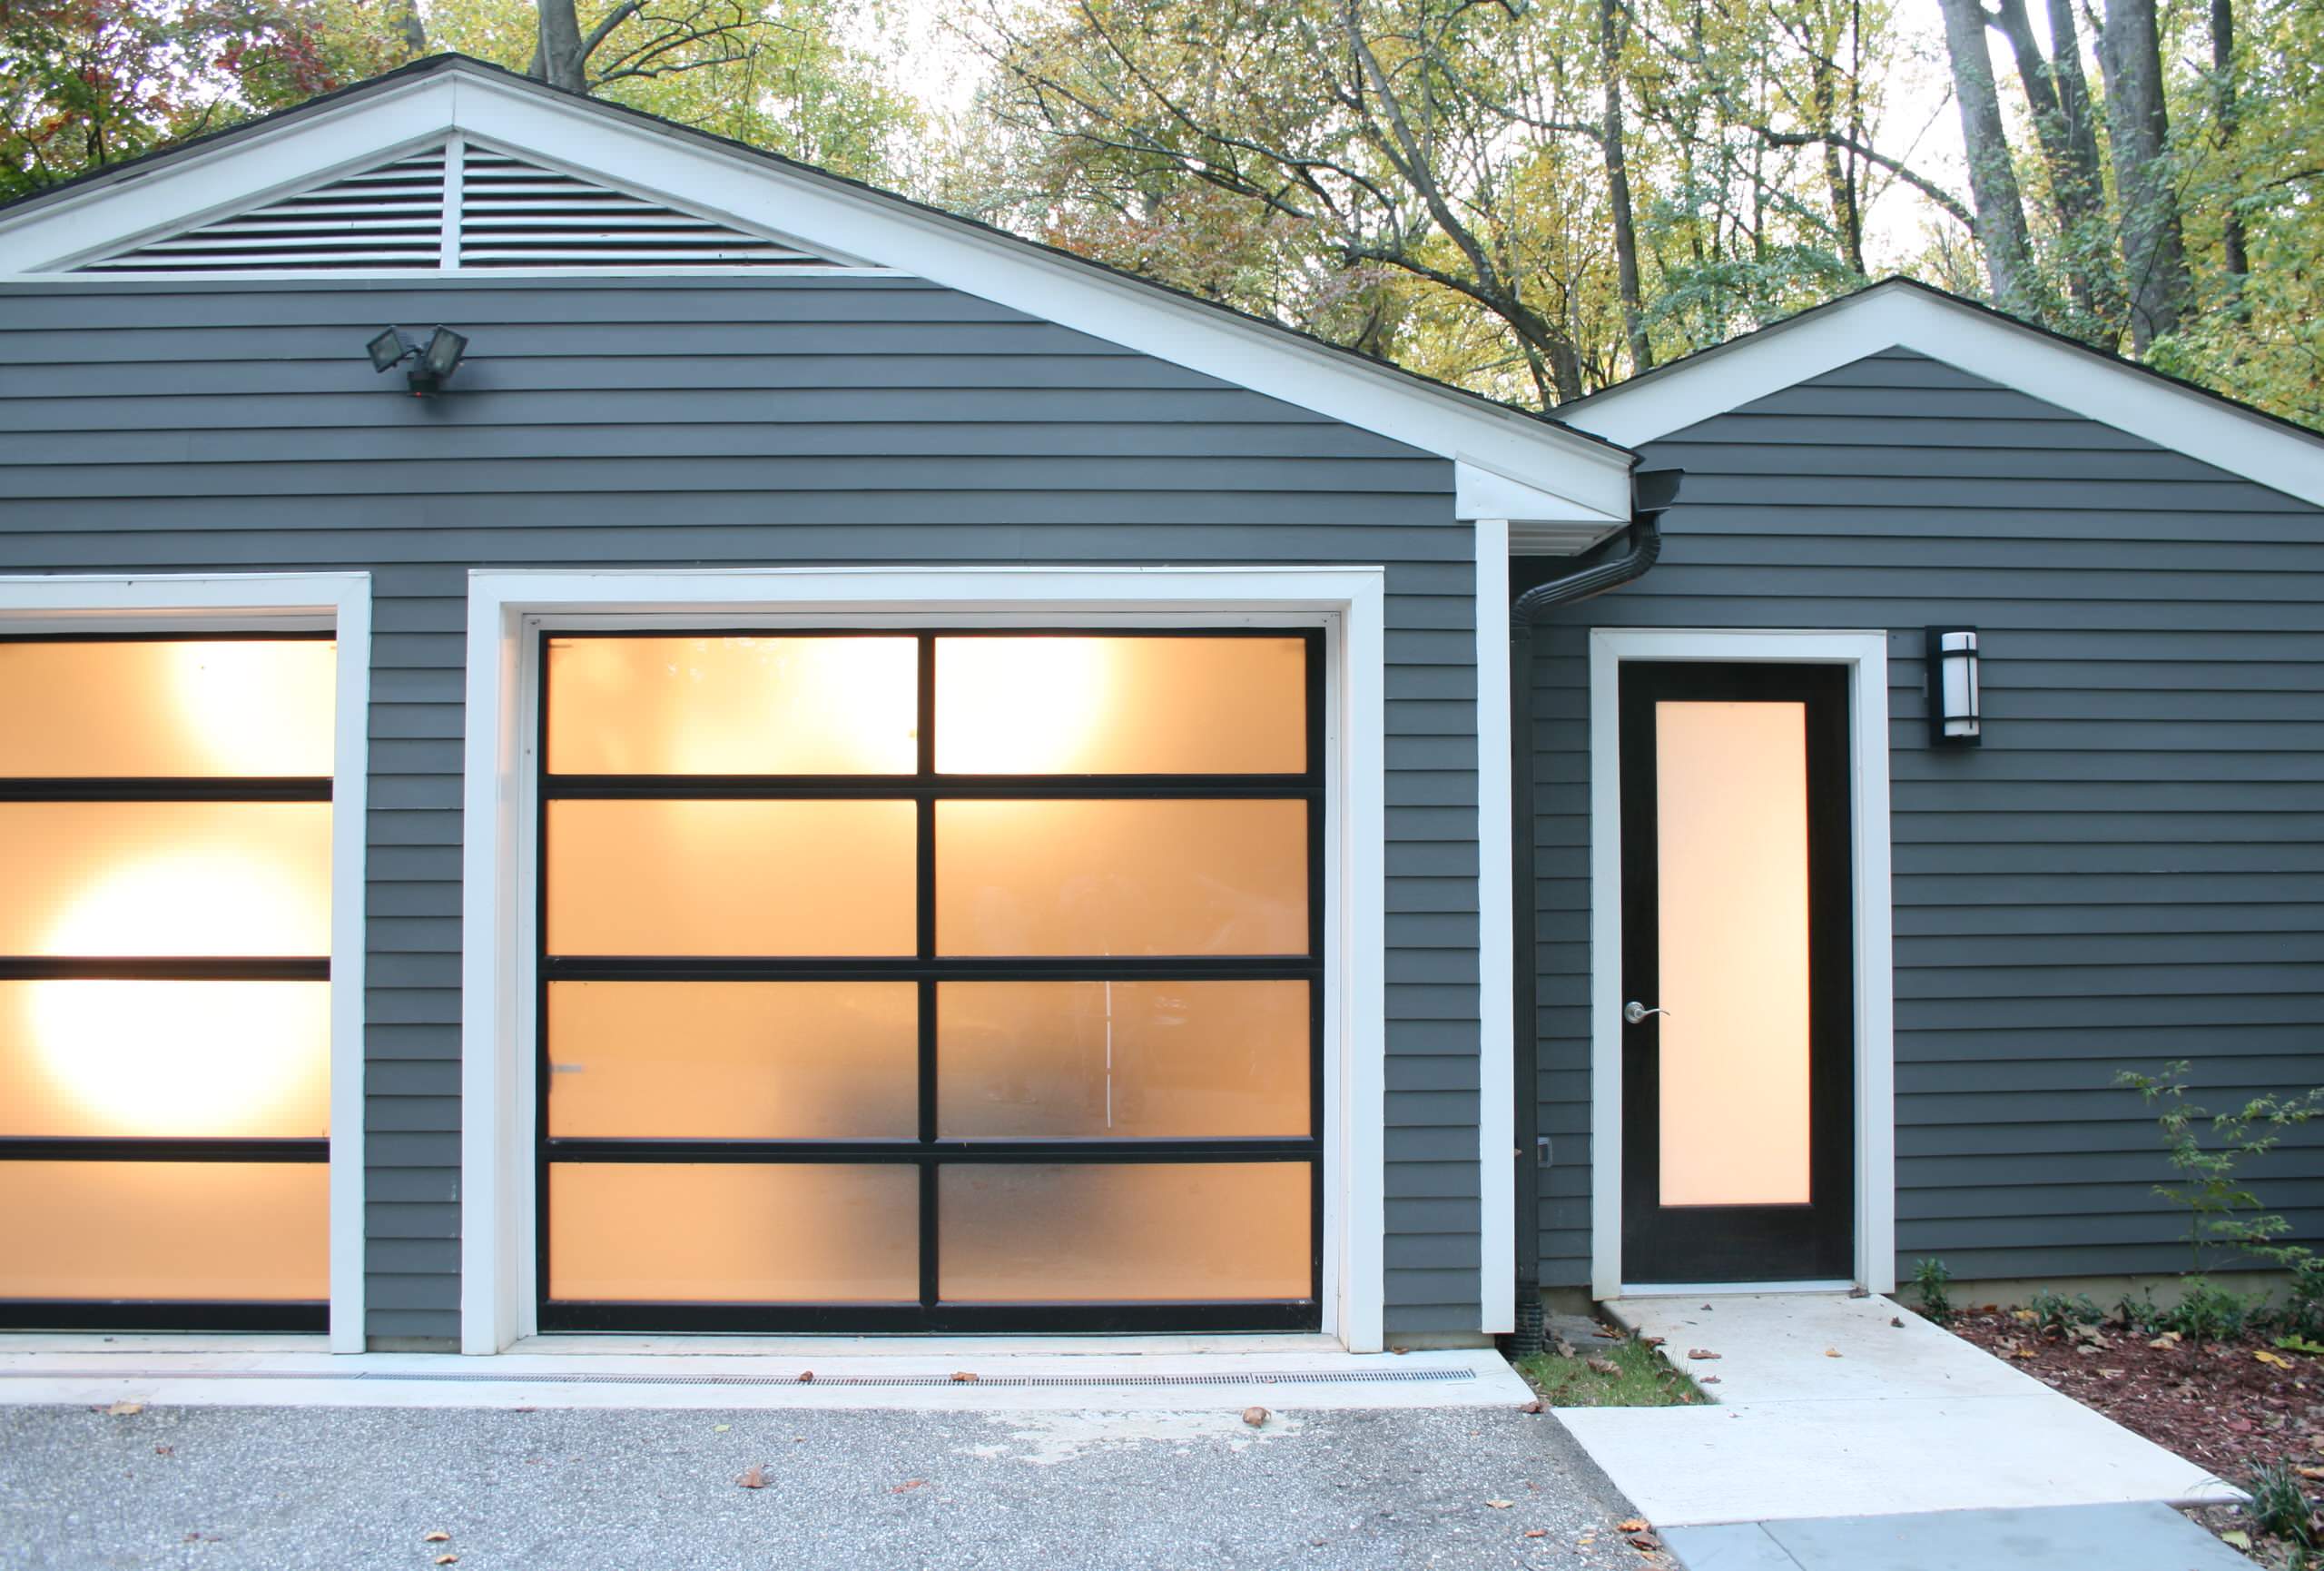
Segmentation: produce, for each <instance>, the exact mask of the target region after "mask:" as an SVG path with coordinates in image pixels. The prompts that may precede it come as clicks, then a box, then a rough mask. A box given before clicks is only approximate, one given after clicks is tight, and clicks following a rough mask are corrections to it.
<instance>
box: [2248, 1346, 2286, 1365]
mask: <svg viewBox="0 0 2324 1571" xmlns="http://www.w3.org/2000/svg"><path fill="white" fill-rule="evenodd" d="M2251 1356H2252V1357H2253V1358H2255V1359H2259V1360H2260V1362H2261V1363H2263V1364H2272V1365H2274V1366H2275V1367H2276V1368H2279V1369H2289V1368H2291V1360H2290V1359H2287V1358H2285V1357H2284V1356H2283V1355H2282V1354H2281V1353H2271V1352H2270V1351H2268V1349H2265V1348H2255V1349H2252V1353H2251Z"/></svg>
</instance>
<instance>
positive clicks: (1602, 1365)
mask: <svg viewBox="0 0 2324 1571" xmlns="http://www.w3.org/2000/svg"><path fill="white" fill-rule="evenodd" d="M1586 1361H1587V1362H1588V1363H1589V1365H1590V1368H1593V1369H1595V1370H1597V1371H1598V1372H1599V1373H1600V1374H1601V1375H1619V1374H1620V1373H1621V1372H1622V1367H1621V1365H1620V1364H1618V1363H1616V1362H1614V1360H1613V1359H1588V1360H1586Z"/></svg>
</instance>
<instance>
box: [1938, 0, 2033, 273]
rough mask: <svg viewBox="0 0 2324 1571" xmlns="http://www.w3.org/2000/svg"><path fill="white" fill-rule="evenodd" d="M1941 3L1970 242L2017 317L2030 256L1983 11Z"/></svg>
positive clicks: (1971, 0)
mask: <svg viewBox="0 0 2324 1571" xmlns="http://www.w3.org/2000/svg"><path fill="white" fill-rule="evenodd" d="M1938 4H1940V5H1943V6H1944V7H1945V50H1946V53H1947V54H1950V55H1951V56H1952V60H1953V95H1954V98H1955V100H1956V101H1957V102H1958V103H1959V104H1960V106H1961V141H1962V143H1963V145H1964V146H1965V148H1966V149H1967V152H1968V155H1969V193H1970V195H1971V197H1972V198H1973V199H1974V202H1975V203H1976V209H1977V222H1976V232H1977V243H1978V246H1979V248H1980V249H1981V250H1983V251H1984V253H1985V277H1986V278H1987V280H1988V281H1989V282H1991V283H1992V285H1993V291H1994V304H1995V305H1998V306H2000V307H2001V308H2002V309H2003V310H2004V311H2014V312H2016V313H2017V314H2018V315H2020V316H2028V317H2030V316H2032V315H2033V314H2034V305H2035V296H2036V293H2037V291H2036V290H2035V287H2034V279H2033V254H2032V252H2031V250H2030V249H2029V247H2028V245H2027V242H2026V237H2025V202H2024V197H2022V196H2021V195H2020V194H2019V193H2018V189H2017V171H2016V169H2015V168H2014V166H2013V165H2012V163H2010V156H2009V133H2008V131H2007V129H2006V128H2004V125H2003V124H2002V118H2001V94H2000V93H1999V91H1998V90H1996V89H1995V87H1994V71H1993V61H1992V58H1991V56H1989V55H1988V54H1986V53H1985V14H1984V8H1983V6H1982V5H1980V4H1979V0H1938Z"/></svg>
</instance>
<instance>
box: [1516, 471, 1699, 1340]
mask: <svg viewBox="0 0 2324 1571" xmlns="http://www.w3.org/2000/svg"><path fill="white" fill-rule="evenodd" d="M1684 478H1685V477H1684V475H1683V473H1682V471H1680V470H1678V469H1641V470H1640V471H1638V472H1637V473H1635V474H1633V475H1632V476H1631V477H1630V536H1629V539H1628V542H1627V543H1626V545H1625V546H1624V547H1623V548H1621V549H1620V550H1618V551H1616V552H1614V553H1612V554H1611V555H1609V556H1604V557H1600V558H1598V559H1597V560H1596V561H1593V562H1590V563H1587V564H1586V565H1584V566H1581V567H1579V568H1575V569H1573V570H1572V571H1571V572H1570V573H1567V574H1564V575H1563V576H1562V577H1560V578H1551V579H1550V580H1549V581H1548V582H1547V583H1542V584H1536V585H1535V586H1533V588H1530V589H1528V590H1526V591H1525V592H1524V593H1523V594H1521V595H1519V596H1518V597H1517V598H1515V599H1514V600H1512V601H1511V602H1510V607H1509V697H1510V707H1511V711H1512V712H1511V716H1510V725H1509V740H1510V760H1509V769H1510V788H1509V799H1510V807H1511V811H1512V815H1513V818H1514V823H1513V824H1512V831H1511V841H1510V844H1511V847H1512V850H1513V851H1514V852H1515V863H1516V866H1515V869H1514V871H1513V874H1512V879H1511V889H1512V894H1513V895H1514V898H1513V899H1512V901H1511V905H1512V911H1511V926H1512V932H1513V936H1514V939H1515V943H1514V945H1513V947H1514V948H1515V950H1516V954H1515V957H1514V963H1513V965H1512V979H1513V981H1514V983H1515V993H1516V998H1515V1008H1514V1009H1513V1010H1512V1025H1513V1026H1514V1027H1515V1029H1516V1038H1517V1040H1516V1043H1515V1053H1514V1057H1515V1060H1516V1082H1517V1083H1516V1085H1515V1086H1514V1087H1513V1088H1512V1089H1513V1090H1514V1092H1515V1094H1516V1097H1517V1150H1516V1151H1515V1153H1514V1154H1515V1157H1516V1167H1517V1172H1516V1184H1517V1329H1516V1331H1515V1332H1514V1333H1513V1334H1512V1336H1511V1338H1510V1350H1511V1351H1512V1353H1514V1354H1516V1355H1517V1356H1519V1357H1523V1356H1525V1355H1526V1354H1529V1353H1538V1352H1540V1351H1541V1216H1540V1206H1541V1165H1540V1163H1541V1042H1540V1036H1539V1032H1538V1027H1537V1026H1536V1024H1535V1018H1536V1009H1535V999H1534V993H1535V989H1536V986H1537V980H1536V973H1537V971H1538V968H1539V966H1540V960H1539V957H1538V956H1537V955H1536V954H1535V953H1534V902H1535V899H1536V894H1535V884H1534V881H1533V832H1534V830H1533V628H1534V626H1535V624H1536V623H1538V622H1539V621H1540V620H1541V618H1543V617H1545V616H1547V615H1548V614H1549V613H1550V612H1551V610H1553V609H1554V608H1557V607H1560V606H1570V605H1572V604H1573V603H1574V602H1575V601H1577V600H1586V599H1589V598H1590V597H1591V596H1593V595H1602V594H1604V593H1605V592H1606V591H1607V590H1609V589H1619V588H1621V587H1622V586H1623V585H1624V584H1628V583H1631V582H1634V581H1635V580H1637V579H1639V578H1643V577H1645V575H1646V571H1647V569H1648V568H1651V567H1653V566H1654V564H1655V560H1656V558H1659V557H1660V556H1661V555H1662V529H1661V524H1660V519H1661V515H1662V513H1663V512H1664V510H1665V509H1668V508H1669V506H1670V504H1671V503H1672V502H1674V501H1676V500H1677V499H1678V496H1679V481H1680V480H1681V479H1684ZM1592 963H1596V962H1595V960H1594V959H1593V961H1592Z"/></svg>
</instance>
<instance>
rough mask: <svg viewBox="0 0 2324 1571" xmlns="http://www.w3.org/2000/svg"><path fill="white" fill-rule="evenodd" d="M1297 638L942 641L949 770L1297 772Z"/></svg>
mask: <svg viewBox="0 0 2324 1571" xmlns="http://www.w3.org/2000/svg"><path fill="white" fill-rule="evenodd" d="M1306 671H1307V666H1306V646H1305V644H1304V643H1303V642H1301V640H1299V639H1297V638H1242V637H1235V638H1226V637H1214V638H1205V637H1170V638H1158V637H1134V636H1124V637H1060V636H1051V635H1042V636H1039V637H975V638H944V637H940V638H938V639H937V640H936V767H937V768H938V769H940V770H941V771H943V772H944V773H946V774H956V775H1107V774H1216V775H1242V774H1247V775H1281V774H1294V775H1295V774H1297V773H1299V772H1300V771H1301V770H1303V769H1305V767H1306V759H1307V735H1306V680H1307V677H1306Z"/></svg>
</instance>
